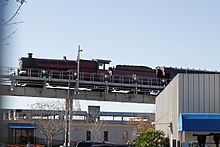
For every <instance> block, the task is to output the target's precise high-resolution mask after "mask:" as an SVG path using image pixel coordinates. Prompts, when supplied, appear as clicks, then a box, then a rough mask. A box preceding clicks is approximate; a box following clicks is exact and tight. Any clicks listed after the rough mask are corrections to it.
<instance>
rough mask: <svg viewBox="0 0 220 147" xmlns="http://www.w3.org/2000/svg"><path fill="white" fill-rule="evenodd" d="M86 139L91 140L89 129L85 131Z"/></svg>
mask: <svg viewBox="0 0 220 147" xmlns="http://www.w3.org/2000/svg"><path fill="white" fill-rule="evenodd" d="M86 140H91V131H87V132H86Z"/></svg>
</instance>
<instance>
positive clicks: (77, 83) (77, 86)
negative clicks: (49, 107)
mask: <svg viewBox="0 0 220 147" xmlns="http://www.w3.org/2000/svg"><path fill="white" fill-rule="evenodd" d="M82 51H83V50H81V49H80V45H79V46H78V55H77V79H76V93H75V94H78V92H79V62H80V52H82Z"/></svg>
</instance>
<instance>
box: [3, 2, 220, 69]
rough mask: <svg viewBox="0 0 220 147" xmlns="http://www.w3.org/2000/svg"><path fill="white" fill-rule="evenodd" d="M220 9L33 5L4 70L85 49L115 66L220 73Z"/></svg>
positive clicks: (26, 9) (207, 5)
mask: <svg viewBox="0 0 220 147" xmlns="http://www.w3.org/2000/svg"><path fill="white" fill-rule="evenodd" d="M219 8H220V1H219V0H211V1H208V0H157V1H155V0H137V1H135V0H80V1H76V0H71V1H70V0H69V1H54V0H47V1H42V0H41V1H40V0H37V1H31V0H29V1H28V2H27V3H26V4H25V5H24V6H23V7H22V10H21V11H20V12H19V15H18V17H17V20H19V21H24V23H22V24H19V25H17V26H14V28H17V29H18V30H17V32H16V34H15V35H14V36H13V38H12V39H10V40H9V43H10V45H8V46H4V48H3V51H4V52H3V53H4V55H5V56H4V57H6V58H5V60H4V61H5V62H4V65H7V66H13V67H17V66H18V59H19V57H22V56H27V53H28V52H33V54H34V57H42V58H55V59H58V58H59V59H62V57H63V55H66V56H67V58H68V59H76V57H77V47H78V45H81V48H82V49H83V52H82V53H81V58H84V59H92V58H101V59H110V60H111V61H112V63H111V65H112V66H114V65H116V64H132V65H146V66H150V67H152V68H155V67H156V66H172V67H183V68H196V69H206V70H219V71H220V64H219V53H220V9H219ZM11 11H12V9H11ZM7 14H10V13H9V12H8V13H7Z"/></svg>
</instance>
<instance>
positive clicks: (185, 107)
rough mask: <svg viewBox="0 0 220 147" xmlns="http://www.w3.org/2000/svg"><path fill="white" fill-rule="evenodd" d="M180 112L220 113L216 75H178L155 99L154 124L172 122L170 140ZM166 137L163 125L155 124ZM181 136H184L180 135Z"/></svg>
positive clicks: (175, 134)
mask: <svg viewBox="0 0 220 147" xmlns="http://www.w3.org/2000/svg"><path fill="white" fill-rule="evenodd" d="M180 112H197V113H200V112H201V113H220V75H219V74H178V75H177V76H176V77H175V78H174V79H173V80H172V81H171V82H170V84H169V85H168V86H167V87H166V88H165V89H164V90H163V91H162V92H161V93H160V95H159V96H158V97H157V98H156V117H155V118H156V123H159V122H172V124H173V135H172V138H173V139H177V140H181V138H180V137H181V136H178V135H179V134H178V116H179V113H180ZM156 129H160V130H163V131H164V132H165V133H166V134H168V136H169V135H170V130H169V128H168V125H167V124H161V125H156ZM184 138H185V137H184Z"/></svg>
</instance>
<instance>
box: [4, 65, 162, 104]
mask: <svg viewBox="0 0 220 147" xmlns="http://www.w3.org/2000/svg"><path fill="white" fill-rule="evenodd" d="M21 72H22V71H18V70H17V69H16V68H9V67H4V68H3V69H2V70H1V94H2V95H8V96H26V97H43V98H64V99H66V98H67V95H68V92H69V94H70V96H71V97H72V98H73V99H79V100H97V101H113V102H132V103H150V104H153V103H155V97H156V96H157V95H158V94H159V93H160V91H162V90H163V89H164V87H165V85H164V83H162V82H159V81H161V80H158V79H156V78H155V79H153V78H140V79H138V80H137V79H135V80H134V77H133V76H132V75H131V76H119V75H115V76H112V77H107V76H106V75H103V74H89V73H80V74H79V80H78V79H76V78H75V75H74V73H71V72H69V73H68V74H66V73H64V72H59V73H56V75H53V76H52V75H49V74H45V73H44V72H43V71H42V70H38V71H37V72H36V70H35V71H34V72H32V71H31V70H30V71H28V72H27V73H25V74H21ZM49 73H52V72H49ZM77 82H78V84H79V87H78V88H77V87H76V84H77Z"/></svg>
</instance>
